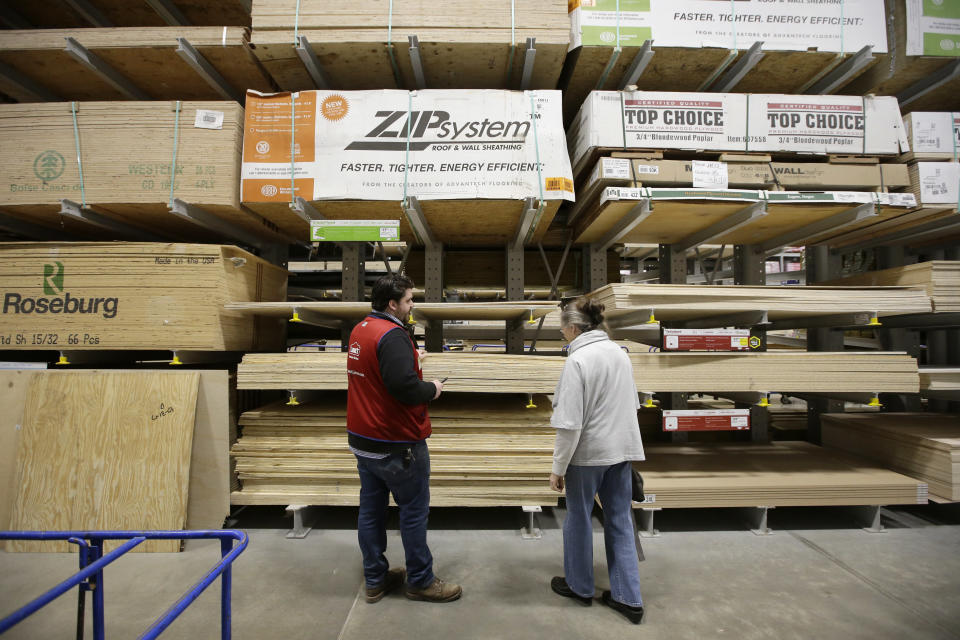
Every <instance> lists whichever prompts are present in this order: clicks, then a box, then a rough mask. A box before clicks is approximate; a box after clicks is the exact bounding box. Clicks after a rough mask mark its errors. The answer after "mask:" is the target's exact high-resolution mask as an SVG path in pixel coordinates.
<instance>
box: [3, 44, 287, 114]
mask: <svg viewBox="0 0 960 640" xmlns="http://www.w3.org/2000/svg"><path fill="white" fill-rule="evenodd" d="M66 38H73V39H74V40H76V41H77V42H78V43H79V44H80V45H81V46H83V47H84V48H86V49H87V50H88V51H90V52H91V53H93V54H94V55H96V56H97V57H98V58H100V59H101V60H102V61H103V62H105V63H106V64H107V65H109V66H110V67H112V68H113V69H114V70H115V71H116V72H118V73H119V74H120V75H121V76H122V77H123V78H124V79H126V80H127V81H128V82H129V83H131V84H132V85H133V86H134V87H136V88H137V89H138V90H139V91H141V92H142V93H144V94H145V95H146V96H147V98H145V99H151V100H219V99H221V98H222V94H221V93H220V92H219V91H218V89H216V88H215V87H213V86H211V85H210V84H209V83H208V82H207V81H206V80H205V79H204V78H203V77H202V76H201V75H200V74H198V73H197V72H196V71H194V69H193V67H191V66H190V65H189V64H188V63H187V62H186V61H185V60H184V59H183V58H181V57H180V56H179V55H178V54H177V48H178V42H177V39H178V38H183V39H186V40H187V41H188V42H189V43H190V44H191V45H192V46H193V48H194V49H196V51H197V52H198V53H199V54H200V55H201V56H203V57H204V58H205V59H206V60H207V62H208V63H209V64H210V65H211V66H212V67H213V68H214V70H215V71H216V72H217V73H219V74H220V75H221V76H222V77H223V79H224V80H225V81H226V82H227V83H228V84H229V85H230V86H231V88H232V89H233V91H234V92H235V93H237V99H238V100H242V99H243V91H244V90H246V89H256V90H258V91H271V90H272V89H273V88H274V84H273V82H272V80H271V78H270V77H269V75H268V74H267V72H266V71H265V70H264V69H263V67H262V66H261V65H260V63H259V62H258V61H257V59H256V58H255V57H254V55H253V52H252V50H251V47H250V43H249V40H248V30H247V29H245V28H243V27H223V26H215V27H180V26H175V27H171V26H164V27H124V28H89V29H40V30H0V62H2V63H3V64H5V65H7V66H9V67H11V68H12V69H13V70H14V71H16V72H17V73H19V74H20V75H21V76H23V77H25V78H26V79H28V80H30V81H32V82H33V83H35V84H36V85H38V86H39V87H41V88H42V89H43V90H45V91H46V92H47V93H50V94H53V95H54V96H57V97H58V99H61V100H71V99H73V100H124V99H128V98H129V97H128V96H127V95H125V94H124V93H123V92H121V91H120V90H118V89H117V88H115V87H114V86H113V85H112V84H110V83H108V82H107V81H106V80H104V79H102V78H101V76H100V75H98V74H97V73H96V72H94V71H93V70H92V69H90V68H89V67H87V66H86V65H84V64H82V63H81V62H79V61H78V60H76V59H75V58H74V57H73V56H72V55H71V54H70V53H68V52H67V49H66ZM0 91H3V92H4V93H6V94H8V95H10V96H11V97H13V98H15V99H16V100H19V101H21V102H38V101H39V102H43V101H45V100H42V99H40V100H38V97H37V96H36V95H34V94H32V93H30V92H26V91H25V90H24V89H22V88H19V87H18V86H17V85H14V84H12V83H10V82H8V81H5V80H4V81H0Z"/></svg>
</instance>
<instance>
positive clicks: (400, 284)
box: [371, 273, 413, 320]
mask: <svg viewBox="0 0 960 640" xmlns="http://www.w3.org/2000/svg"><path fill="white" fill-rule="evenodd" d="M407 289H413V280H411V279H410V278H408V277H407V276H405V275H403V274H400V273H390V274H387V275H385V276H383V277H381V278H380V279H378V280H377V281H376V282H375V283H374V285H373V295H372V297H373V300H372V303H371V306H372V307H373V309H374V311H384V310H385V309H386V308H387V304H388V303H389V302H390V301H391V300H396V301H397V302H400V300H402V299H403V296H404V295H406V293H407ZM401 319H402V320H403V319H405V318H401Z"/></svg>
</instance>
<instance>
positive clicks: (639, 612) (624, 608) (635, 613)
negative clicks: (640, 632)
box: [600, 591, 643, 624]
mask: <svg viewBox="0 0 960 640" xmlns="http://www.w3.org/2000/svg"><path fill="white" fill-rule="evenodd" d="M600 599H601V600H603V604H605V605H607V606H608V607H610V608H611V609H613V610H614V611H619V612H620V613H622V614H623V616H624V617H625V618H626V619H627V620H629V621H630V622H632V623H633V624H640V622H641V621H642V620H643V607H631V606H630V605H628V604H624V603H622V602H617V601H616V600H614V599H613V594H612V593H610V592H609V591H604V592H603V593H602V594H601V595H600Z"/></svg>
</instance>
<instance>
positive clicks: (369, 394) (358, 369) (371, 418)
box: [347, 316, 432, 442]
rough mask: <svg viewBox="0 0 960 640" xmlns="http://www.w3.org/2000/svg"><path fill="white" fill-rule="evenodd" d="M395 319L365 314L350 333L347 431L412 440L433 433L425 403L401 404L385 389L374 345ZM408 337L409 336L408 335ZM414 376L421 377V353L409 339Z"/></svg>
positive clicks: (393, 439) (387, 439)
mask: <svg viewBox="0 0 960 640" xmlns="http://www.w3.org/2000/svg"><path fill="white" fill-rule="evenodd" d="M398 328H399V326H398V325H397V324H396V323H395V322H391V321H390V320H385V319H383V318H377V317H375V316H367V317H366V318H364V319H363V321H362V322H360V324H358V325H357V326H356V327H354V328H353V331H351V332H350V343H349V347H348V349H347V431H349V432H350V433H353V434H355V435H358V436H361V437H364V438H371V439H373V440H386V441H392V442H396V441H405V442H413V441H418V440H423V439H424V438H427V437H429V436H430V434H431V433H432V431H431V429H430V416H428V415H427V405H426V403H424V404H418V405H408V404H403V403H401V402H399V401H397V400H396V399H394V397H393V396H391V395H390V392H389V391H387V387H386V386H385V385H384V384H383V378H382V377H381V376H380V361H379V360H378V359H377V347H378V346H379V345H380V340H381V338H383V336H384V335H386V334H387V332H388V331H393V330H394V329H398ZM407 339H408V340H409V339H410V338H409V336H407ZM410 349H411V350H412V351H413V358H414V363H415V364H414V366H416V368H417V377H419V378H420V379H421V380H423V371H422V370H421V369H420V354H419V353H418V352H417V349H416V345H414V343H413V340H410Z"/></svg>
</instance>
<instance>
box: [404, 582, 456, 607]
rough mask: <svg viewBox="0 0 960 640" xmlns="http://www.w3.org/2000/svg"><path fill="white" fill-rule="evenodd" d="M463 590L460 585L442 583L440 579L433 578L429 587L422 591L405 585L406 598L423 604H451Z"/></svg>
mask: <svg viewBox="0 0 960 640" xmlns="http://www.w3.org/2000/svg"><path fill="white" fill-rule="evenodd" d="M461 593H463V589H461V588H460V585H458V584H453V583H452V582H444V581H443V580H441V579H440V578H434V579H433V582H431V583H430V585H429V586H427V587H424V588H423V589H417V588H415V587H411V586H410V585H407V597H408V598H409V599H411V600H423V601H424V602H453V601H454V600H456V599H457V598H459V597H460V594H461Z"/></svg>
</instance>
